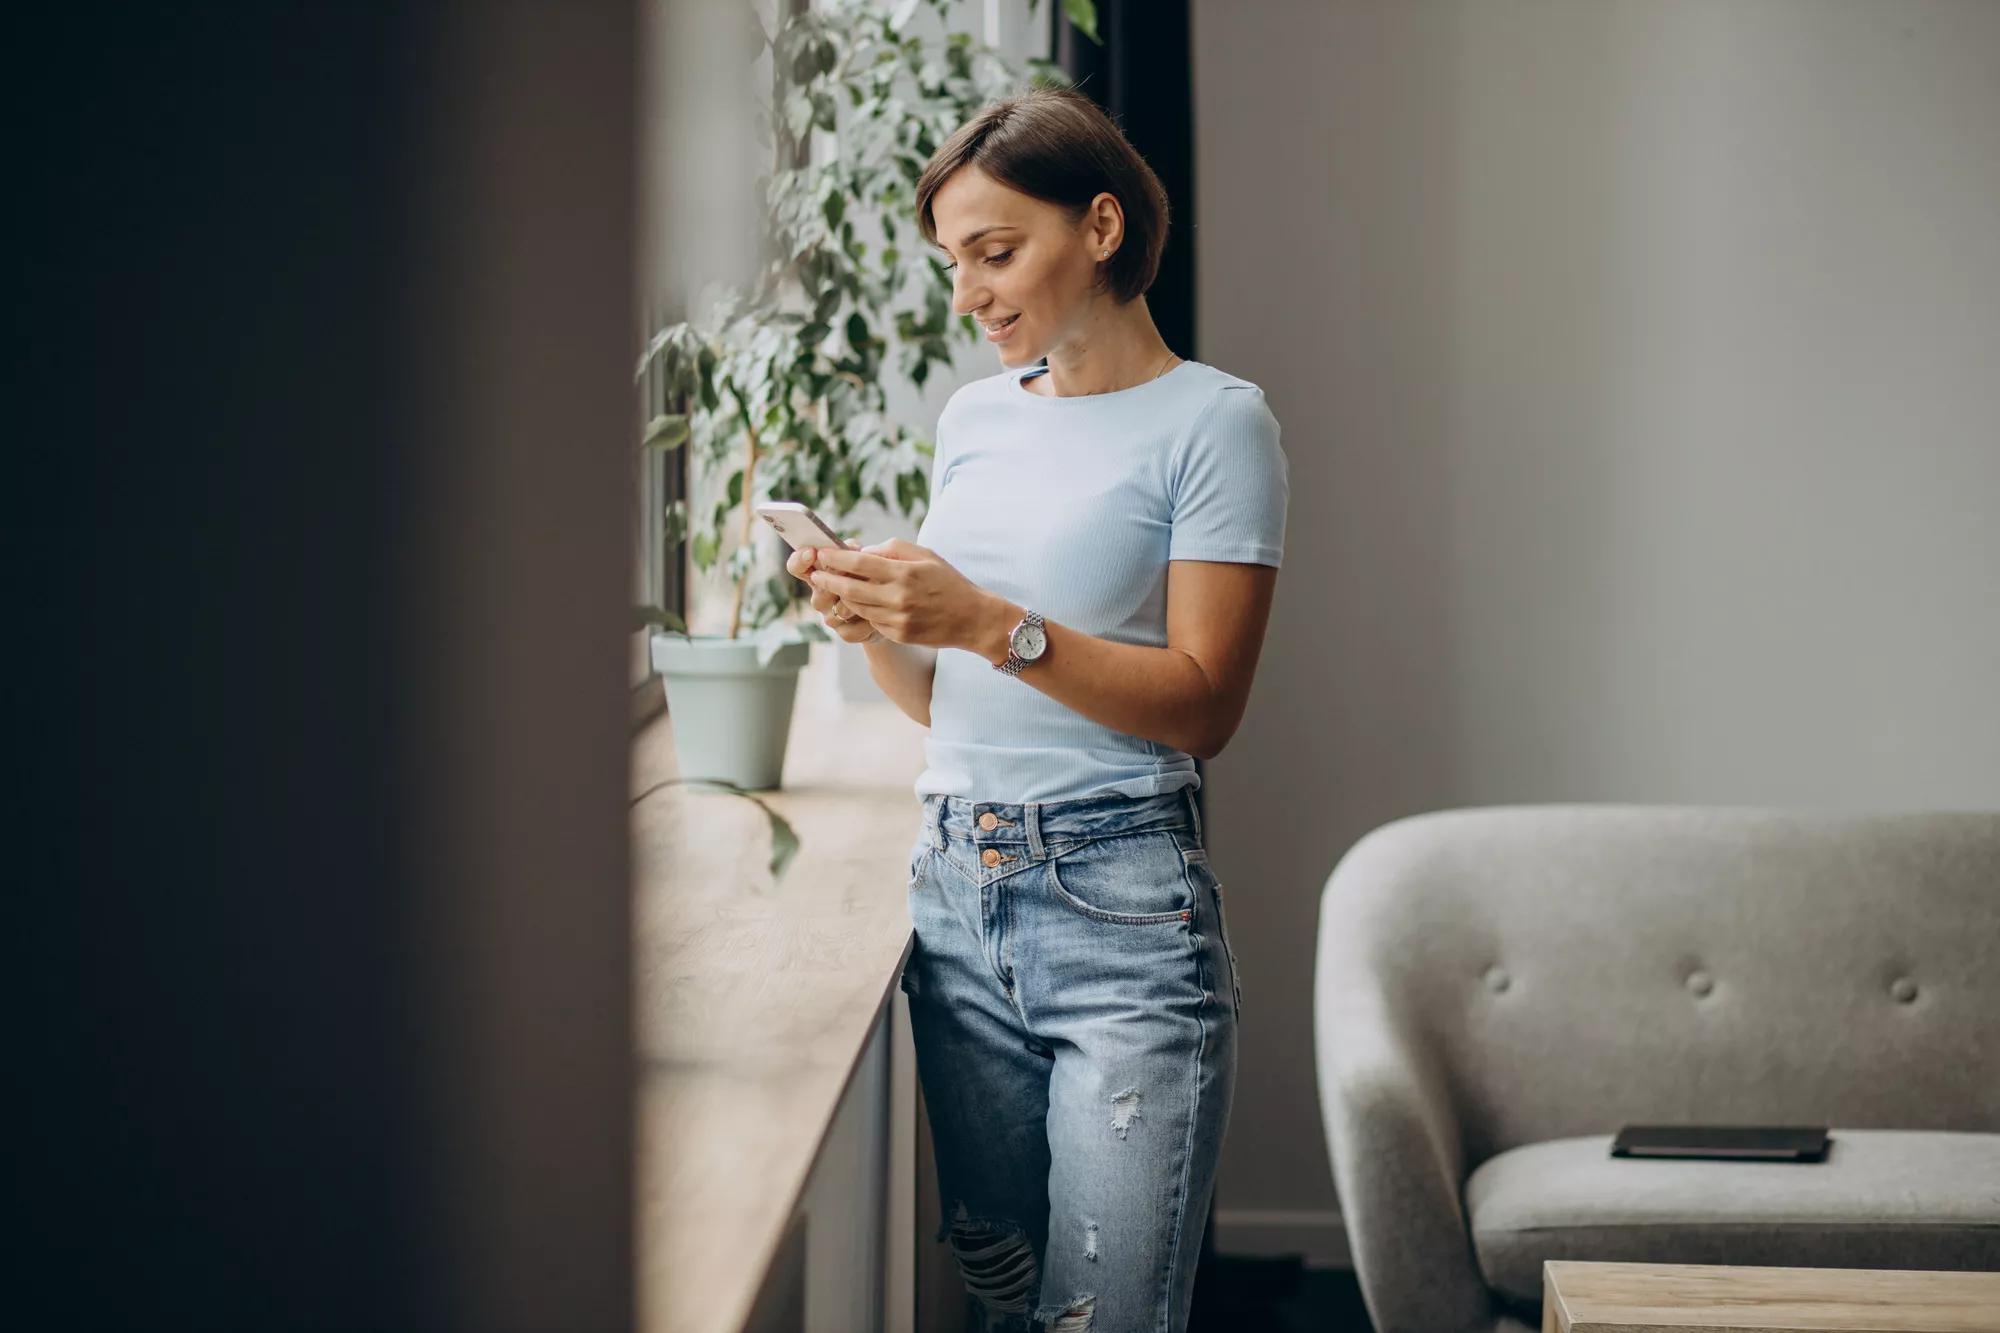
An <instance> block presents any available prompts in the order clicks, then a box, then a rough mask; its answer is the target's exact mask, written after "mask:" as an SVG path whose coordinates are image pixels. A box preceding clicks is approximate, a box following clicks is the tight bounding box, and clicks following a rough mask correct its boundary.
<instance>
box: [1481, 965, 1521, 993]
mask: <svg viewBox="0 0 2000 1333" xmlns="http://www.w3.org/2000/svg"><path fill="white" fill-rule="evenodd" d="M1513 984H1514V979H1513V978H1512V977H1510V976H1508V975H1507V972H1506V969H1505V968H1502V967H1500V966H1499V965H1498V964H1495V965H1494V966H1492V967H1489V968H1487V969H1486V989H1487V990H1490V991H1492V992H1493V993H1494V994H1495V995H1498V994H1499V993H1500V992H1501V991H1503V990H1506V989H1507V988H1508V987H1509V986H1511V985H1513Z"/></svg>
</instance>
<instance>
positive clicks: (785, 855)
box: [649, 778, 799, 885]
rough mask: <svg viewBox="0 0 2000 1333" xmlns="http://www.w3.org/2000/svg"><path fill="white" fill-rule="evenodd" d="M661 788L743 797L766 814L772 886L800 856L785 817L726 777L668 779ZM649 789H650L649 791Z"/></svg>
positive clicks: (797, 841) (797, 839)
mask: <svg viewBox="0 0 2000 1333" xmlns="http://www.w3.org/2000/svg"><path fill="white" fill-rule="evenodd" d="M659 785H660V786H662V787H670V786H683V787H687V788H690V789H691V790H694V791H708V792H715V793H718V794H720V795H724V796H740V797H742V798H743V799H744V800H746V801H749V802H750V803H751V804H752V805H755V806H756V807H757V808H758V809H759V810H762V811H763V812H764V818H765V821H766V822H767V823H769V824H770V826H771V883H772V884H774V885H775V884H776V883H777V882H778V881H779V880H781V879H783V878H784V877H785V870H786V868H787V867H788V866H790V865H791V863H792V858H793V857H795V856H797V855H798V853H799V835H798V834H797V833H796V832H794V831H793V829H792V826H791V824H790V823H788V822H787V821H786V819H785V817H784V816H783V815H781V814H779V813H778V812H777V811H776V810H773V809H772V808H771V807H770V806H769V805H767V804H765V803H764V802H763V801H762V800H760V799H758V798H757V797H756V796H755V795H754V794H752V793H751V792H749V791H746V790H745V789H743V788H742V787H739V786H737V785H736V784H735V783H733V782H730V781H728V780H726V779H724V778H668V779H666V780H665V781H663V782H661V783H660V784H659ZM649 790H650V789H649Z"/></svg>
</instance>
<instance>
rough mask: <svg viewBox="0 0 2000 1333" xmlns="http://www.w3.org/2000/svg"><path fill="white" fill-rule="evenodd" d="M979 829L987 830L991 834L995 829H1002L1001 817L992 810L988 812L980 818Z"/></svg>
mask: <svg viewBox="0 0 2000 1333" xmlns="http://www.w3.org/2000/svg"><path fill="white" fill-rule="evenodd" d="M979 827H981V828H983V829H985V830H986V831H987V832H988V833H991V832H992V831H993V830H994V829H996V828H998V827H1000V817H999V816H998V815H996V814H994V813H993V812H992V811H991V810H988V811H987V812H986V813H985V814H983V815H981V816H980V817H979Z"/></svg>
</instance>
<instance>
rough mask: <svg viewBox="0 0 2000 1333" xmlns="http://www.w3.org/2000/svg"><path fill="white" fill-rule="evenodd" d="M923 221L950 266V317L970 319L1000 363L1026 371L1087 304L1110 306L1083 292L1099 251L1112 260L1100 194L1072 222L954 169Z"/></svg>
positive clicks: (1107, 205) (1115, 228) (1108, 209)
mask: <svg viewBox="0 0 2000 1333" xmlns="http://www.w3.org/2000/svg"><path fill="white" fill-rule="evenodd" d="M931 220H932V222H933V224H934V225H935V226H936V228H937V238H938V245H939V247H940V248H941V249H943V250H944V252H945V253H944V258H943V260H942V261H941V262H943V263H945V264H947V265H948V266H949V268H950V275H951V280H952V300H951V308H952V312H953V313H954V314H960V315H971V316H972V317H973V318H974V319H976V320H978V321H979V323H980V325H981V326H982V329H983V330H984V331H985V336H986V341H987V342H989V343H991V344H992V345H993V347H994V348H995V350H997V351H998V352H999V353H1000V362H1001V364H1002V365H1007V366H1025V365H1032V364H1033V363H1034V362H1036V361H1038V360H1040V359H1041V358H1042V357H1044V356H1046V355H1048V353H1049V350H1050V349H1051V348H1053V347H1057V346H1060V345H1061V344H1063V343H1064V342H1066V341H1069V340H1071V339H1073V338H1076V337H1077V336H1078V335H1079V334H1080V333H1081V332H1082V331H1083V330H1084V328H1085V326H1086V324H1087V322H1088V318H1089V315H1090V313H1091V310H1092V308H1093V306H1094V305H1095V303H1096V302H1097V301H1099V300H1100V299H1104V300H1108V299H1110V297H1109V294H1108V293H1096V292H1093V291H1092V286H1093V284H1095V283H1096V281H1097V274H1098V266H1099V264H1100V263H1102V262H1103V261H1102V258H1101V256H1102V254H1103V252H1104V251H1106V250H1109V251H1111V252H1112V253H1113V254H1116V253H1117V250H1118V243H1119V241H1120V240H1121V239H1122V238H1123V235H1124V215H1123V214H1122V213H1120V212H1119V209H1118V202H1117V200H1116V199H1115V198H1114V197H1113V196H1112V195H1110V194H1108V193H1106V194H1100V195H1098V196H1097V198H1096V199H1094V200H1092V201H1091V205H1090V207H1089V209H1087V210H1086V211H1085V213H1084V215H1083V217H1082V218H1081V219H1080V220H1079V221H1077V222H1076V223H1075V224H1072V223H1071V222H1070V221H1069V219H1068V218H1067V217H1065V216H1064V214H1063V211H1062V210H1061V209H1059V208H1057V207H1056V206H1055V205H1054V204H1050V203H1045V202H1043V201H1042V200H1040V199H1034V198H1031V197H1029V196H1028V195H1025V194H1022V193H1021V192H1020V191H1019V190H1015V189H1012V188H1010V187H1008V186H1005V185H1002V184H1001V183H1000V182H999V181H996V180H994V179H993V178H992V177H991V176H988V175H987V174H986V173H985V172H983V171H981V170H980V169H979V168H978V167H976V166H968V167H961V168H960V169H959V170H957V171H955V172H953V173H952V175H951V176H950V177H949V178H948V179H947V180H946V181H945V183H944V184H943V185H941V186H939V187H938V191H937V193H936V194H934V195H932V196H931ZM1010 318H1011V319H1012V321H1013V322H1012V323H1010V324H1007V325H1006V327H1004V328H997V329H996V328H994V327H993V326H995V325H997V324H1000V323H1002V322H1004V321H1007V320H1009V319H1010Z"/></svg>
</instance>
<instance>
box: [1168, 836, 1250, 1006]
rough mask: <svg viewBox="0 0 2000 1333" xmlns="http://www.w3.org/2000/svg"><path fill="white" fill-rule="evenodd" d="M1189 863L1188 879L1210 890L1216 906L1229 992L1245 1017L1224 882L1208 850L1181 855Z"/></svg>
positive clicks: (1198, 850) (1211, 898) (1240, 980)
mask: <svg viewBox="0 0 2000 1333" xmlns="http://www.w3.org/2000/svg"><path fill="white" fill-rule="evenodd" d="M1181 856H1182V858H1183V859H1184V860H1185V861H1186V862H1187V868H1188V878H1189V879H1190V880H1191V881H1192V882H1194V883H1196V884H1198V885H1204V886H1206V887H1207V889H1208V894H1209V899H1210V901H1212V902H1213V903H1214V904H1215V933H1216V935H1217V936H1218V937H1220V938H1221V940H1222V954H1223V957H1225V958H1227V959H1228V960H1229V990H1230V995H1231V997H1232V998H1233V1000H1234V1002H1235V1005H1236V1016H1237V1017H1238V1018H1241V1017H1242V1016H1243V974H1242V971H1241V969H1239V968H1238V967H1237V966H1236V950H1234V949H1232V948H1231V947H1230V945H1229V918H1228V917H1227V916H1226V915H1225V914H1224V912H1223V910H1222V881H1221V880H1219V879H1217V878H1216V877H1215V870H1214V868H1213V867H1211V866H1210V865H1209V864H1208V849H1207V848H1205V847H1197V848H1192V849H1190V850H1187V851H1184V852H1182V853H1181Z"/></svg>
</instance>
